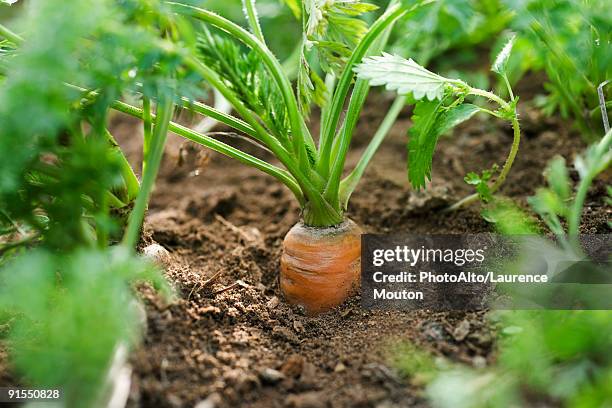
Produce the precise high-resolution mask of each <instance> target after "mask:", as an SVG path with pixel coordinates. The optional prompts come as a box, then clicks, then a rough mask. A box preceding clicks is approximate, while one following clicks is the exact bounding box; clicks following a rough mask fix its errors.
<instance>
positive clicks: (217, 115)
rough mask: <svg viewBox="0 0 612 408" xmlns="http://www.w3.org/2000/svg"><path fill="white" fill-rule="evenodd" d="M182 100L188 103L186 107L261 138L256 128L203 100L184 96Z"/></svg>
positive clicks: (253, 136)
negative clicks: (192, 99) (193, 99)
mask: <svg viewBox="0 0 612 408" xmlns="http://www.w3.org/2000/svg"><path fill="white" fill-rule="evenodd" d="M182 100H183V101H184V102H185V103H186V104H185V106H184V107H185V109H187V110H190V111H192V112H195V113H199V114H200V115H204V116H208V117H209V118H212V119H215V120H216V121H218V122H221V123H223V124H225V125H227V126H229V127H231V128H233V129H236V130H238V131H240V132H242V133H245V134H247V135H249V136H251V137H252V138H254V139H259V136H258V134H257V131H255V129H253V127H252V126H251V125H249V124H248V123H246V122H245V121H243V120H240V119H238V118H235V117H233V116H231V115H228V114H226V113H223V112H221V111H219V110H217V109H215V108H213V107H210V106H208V105H205V104H203V103H201V102H197V101H190V100H189V99H187V98H182Z"/></svg>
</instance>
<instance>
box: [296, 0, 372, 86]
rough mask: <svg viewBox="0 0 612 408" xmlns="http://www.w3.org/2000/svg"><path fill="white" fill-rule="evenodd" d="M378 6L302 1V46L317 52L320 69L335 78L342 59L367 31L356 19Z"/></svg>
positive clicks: (342, 1) (355, 1) (353, 1)
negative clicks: (304, 23)
mask: <svg viewBox="0 0 612 408" xmlns="http://www.w3.org/2000/svg"><path fill="white" fill-rule="evenodd" d="M377 8H378V7H377V6H375V5H373V4H369V3H361V2H360V0H304V10H305V12H306V14H307V16H308V20H307V22H306V32H305V43H306V45H307V48H312V47H313V46H314V48H315V49H316V50H317V51H318V53H319V60H320V62H321V68H323V70H324V71H325V72H327V73H331V72H333V73H335V74H336V75H339V74H340V72H341V70H342V69H343V67H344V63H345V62H346V59H347V58H348V56H349V55H350V53H351V52H352V50H353V49H354V48H355V47H356V46H357V44H358V43H359V41H360V40H361V38H362V37H363V36H364V35H365V33H366V32H367V30H368V25H367V23H366V22H365V21H364V20H362V19H360V18H359V17H360V16H361V15H362V14H364V13H367V12H370V11H373V10H376V9H377Z"/></svg>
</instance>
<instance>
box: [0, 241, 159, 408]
mask: <svg viewBox="0 0 612 408" xmlns="http://www.w3.org/2000/svg"><path fill="white" fill-rule="evenodd" d="M143 280H146V281H150V282H152V283H153V284H154V285H155V286H156V287H158V288H160V289H164V290H166V291H167V289H168V288H167V286H166V285H165V283H164V281H163V279H162V278H161V275H160V274H159V273H158V272H157V270H156V268H154V267H153V266H152V265H149V264H147V263H145V262H142V261H141V260H138V259H136V258H134V257H132V256H131V255H130V254H129V253H127V251H125V250H123V248H116V249H115V250H112V251H111V250H108V251H98V250H78V251H75V252H73V253H71V254H70V255H60V254H58V253H56V252H53V251H47V250H42V249H37V250H32V251H29V252H28V254H27V256H22V257H19V258H18V259H15V260H13V261H11V262H10V263H9V264H7V265H6V266H5V267H4V268H2V270H1V272H0V310H1V311H2V312H3V314H4V315H5V317H6V318H9V319H11V320H12V321H11V324H10V325H11V330H10V334H9V337H8V339H7V340H8V342H9V344H10V347H11V349H12V350H13V354H12V357H13V362H14V365H15V367H16V369H17V370H18V372H19V373H20V374H22V375H24V376H25V378H26V380H27V381H28V383H29V384H32V385H35V386H37V387H41V388H55V387H57V388H62V389H63V390H64V397H65V404H66V406H94V405H95V404H94V403H95V402H96V401H97V399H99V398H101V397H103V396H102V395H100V389H101V386H102V385H103V381H104V379H105V376H106V371H107V370H108V369H109V364H110V361H111V360H112V357H113V354H114V352H115V350H116V348H117V347H118V345H119V344H123V345H124V346H125V347H127V348H129V347H131V346H133V345H135V344H136V342H137V341H138V339H139V333H140V330H141V327H140V321H141V316H140V313H139V310H138V309H137V306H138V305H137V304H136V303H135V299H134V297H133V294H132V290H131V287H130V282H134V281H143ZM4 323H6V322H4ZM97 402H98V403H99V401H97Z"/></svg>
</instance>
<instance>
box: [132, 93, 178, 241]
mask: <svg viewBox="0 0 612 408" xmlns="http://www.w3.org/2000/svg"><path fill="white" fill-rule="evenodd" d="M173 106H174V105H173V102H172V98H171V97H169V96H166V97H163V98H162V99H161V100H160V101H159V102H158V104H157V117H156V118H155V127H154V129H153V134H152V135H151V149H150V150H149V152H148V153H149V154H148V157H147V167H146V171H145V172H144V173H143V175H142V184H141V187H140V192H139V193H138V197H136V202H135V203H134V209H133V210H132V212H131V214H130V217H129V220H128V225H127V229H126V231H125V235H124V236H123V245H124V246H126V247H128V248H134V247H135V246H136V244H137V243H138V241H139V239H140V230H141V227H142V221H143V220H144V215H145V212H146V210H147V205H148V203H149V197H150V195H151V191H152V190H153V185H154V184H155V179H156V178H157V172H158V170H159V166H160V164H161V159H162V156H163V153H164V146H165V144H166V138H167V135H168V125H169V124H170V120H171V119H172V111H173Z"/></svg>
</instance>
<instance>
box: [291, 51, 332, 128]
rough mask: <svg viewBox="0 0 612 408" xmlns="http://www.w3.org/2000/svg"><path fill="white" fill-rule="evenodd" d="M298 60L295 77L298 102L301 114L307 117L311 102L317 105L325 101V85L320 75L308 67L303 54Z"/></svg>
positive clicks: (321, 104)
mask: <svg viewBox="0 0 612 408" xmlns="http://www.w3.org/2000/svg"><path fill="white" fill-rule="evenodd" d="M300 60H301V61H300V66H299V68H298V77H297V92H298V103H299V106H300V110H301V112H302V114H303V115H304V116H305V117H308V116H310V106H311V104H312V103H313V102H314V103H315V104H316V105H317V106H319V107H322V106H323V105H324V104H325V103H326V101H327V87H326V86H325V82H324V81H323V80H322V79H321V77H320V76H319V75H318V74H317V73H316V72H314V71H313V70H312V69H311V68H310V65H309V64H308V61H306V58H305V57H304V55H302V57H301V59H300Z"/></svg>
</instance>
